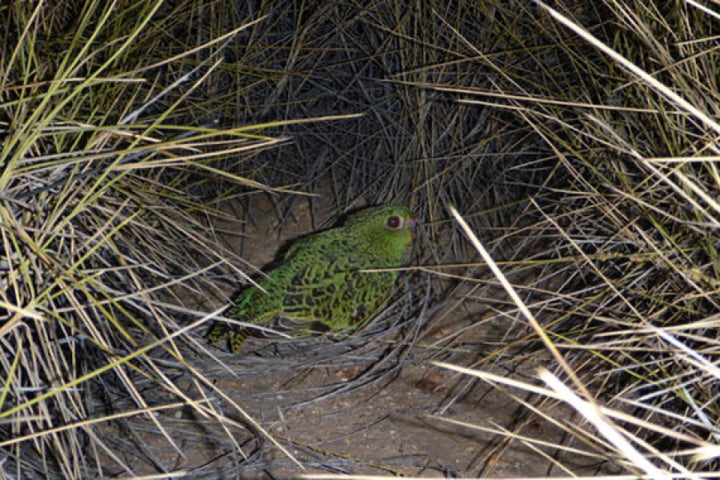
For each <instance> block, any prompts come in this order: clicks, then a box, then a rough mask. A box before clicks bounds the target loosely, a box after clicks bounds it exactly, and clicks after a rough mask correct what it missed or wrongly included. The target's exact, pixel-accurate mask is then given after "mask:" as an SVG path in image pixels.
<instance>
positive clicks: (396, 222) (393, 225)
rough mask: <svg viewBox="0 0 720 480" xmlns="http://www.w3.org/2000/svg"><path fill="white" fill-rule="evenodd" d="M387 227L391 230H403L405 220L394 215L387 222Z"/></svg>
mask: <svg viewBox="0 0 720 480" xmlns="http://www.w3.org/2000/svg"><path fill="white" fill-rule="evenodd" d="M385 226H386V227H387V228H389V229H390V230H397V229H399V228H402V226H403V219H402V217H398V216H397V215H393V216H392V217H390V218H388V219H387V220H385Z"/></svg>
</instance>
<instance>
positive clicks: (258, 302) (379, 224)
mask: <svg viewBox="0 0 720 480" xmlns="http://www.w3.org/2000/svg"><path fill="white" fill-rule="evenodd" d="M414 227H415V220H413V219H412V218H411V216H410V211H409V210H408V208H407V207H404V206H401V205H381V206H376V207H370V208H366V209H364V210H361V211H358V212H356V213H353V214H351V215H349V216H348V217H347V219H346V220H345V222H344V223H343V224H342V225H341V226H339V227H335V228H331V229H329V230H325V231H321V232H319V233H314V234H311V235H308V236H306V237H301V238H300V239H299V240H297V241H296V242H294V243H293V244H292V245H291V246H290V248H289V249H288V250H287V252H286V253H285V255H284V256H283V257H282V258H281V260H280V262H279V263H278V264H277V266H276V267H275V268H273V269H272V270H270V271H269V272H267V275H265V276H263V277H261V278H260V279H259V280H258V282H257V283H258V285H259V287H261V288H258V286H256V285H252V286H249V287H248V288H246V289H244V290H243V291H241V292H240V293H239V294H238V296H237V297H236V298H235V299H234V305H233V306H232V307H230V309H229V310H228V311H227V312H226V313H225V314H224V315H225V316H226V317H229V318H233V319H237V320H240V321H243V322H247V323H251V324H255V325H261V326H264V327H269V328H272V329H276V330H279V331H282V332H285V333H287V334H289V335H290V336H291V337H293V338H303V337H308V336H311V335H312V334H313V333H318V332H341V331H344V330H349V329H353V328H358V327H360V326H362V325H363V323H364V322H365V321H366V320H368V319H369V318H370V317H371V316H372V315H373V314H374V313H376V312H377V310H378V309H379V308H380V307H381V306H382V305H383V304H384V303H385V302H386V301H387V299H388V298H389V296H390V293H391V292H392V289H393V287H394V285H395V281H396V280H397V277H398V275H399V272H398V271H397V270H393V271H373V272H366V271H364V270H372V269H393V268H398V267H402V266H404V265H407V261H408V251H409V249H410V246H411V244H412V239H413V230H414ZM251 334H254V335H257V334H259V331H258V330H256V329H251V328H243V327H241V326H237V325H230V324H227V323H223V322H216V323H215V324H214V325H213V326H212V327H211V328H210V330H209V331H208V334H207V337H208V339H209V340H210V341H211V342H213V343H214V342H217V341H219V340H223V339H227V340H228V343H229V346H230V349H231V350H232V351H233V352H235V353H240V352H241V347H242V344H243V342H245V340H246V339H247V338H248V337H249V336H250V335H251Z"/></svg>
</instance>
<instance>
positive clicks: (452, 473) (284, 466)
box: [118, 196, 599, 479]
mask: <svg viewBox="0 0 720 480" xmlns="http://www.w3.org/2000/svg"><path fill="white" fill-rule="evenodd" d="M315 202H316V201H315ZM315 204H316V205H318V204H319V203H317V202H316V203H315ZM309 205H310V202H309V201H298V202H296V204H295V206H294V207H293V208H292V213H291V214H290V215H288V214H287V212H285V213H283V214H282V215H283V216H284V218H290V219H291V220H289V221H286V222H285V223H284V224H283V225H280V223H279V222H278V221H277V219H278V218H279V217H280V215H279V213H278V210H277V207H276V205H275V204H274V203H272V202H271V201H270V200H269V199H268V198H267V197H265V196H258V197H257V198H256V199H254V200H253V202H252V209H251V211H252V219H251V220H248V221H245V222H241V221H238V222H236V223H235V222H231V223H229V224H227V225H219V230H224V231H237V232H239V233H241V235H242V236H236V237H232V238H231V237H228V241H229V242H231V246H232V247H233V248H237V249H238V251H239V252H240V253H241V255H242V256H243V257H244V258H246V259H247V260H249V261H250V262H251V263H252V264H254V265H264V264H266V263H268V262H269V261H271V260H272V259H273V258H274V256H275V254H276V251H277V249H278V248H279V247H280V245H282V244H283V242H285V241H286V240H287V239H291V238H294V237H297V236H298V235H301V234H303V233H306V232H307V231H310V230H313V229H318V228H320V227H322V226H323V220H324V219H325V218H327V211H328V210H329V209H328V208H325V209H323V208H320V209H319V210H318V213H316V215H311V209H310V208H309ZM237 215H238V218H243V217H244V216H243V215H242V212H238V213H237ZM493 294H497V292H494V293H493ZM475 295H476V296H479V295H477V294H475ZM402 301H403V300H402V299H401V300H400V303H402ZM447 305H448V307H447V308H444V309H440V310H437V311H435V312H433V315H432V321H433V322H435V321H436V319H439V320H437V322H438V325H437V326H434V327H433V328H432V329H427V330H430V333H429V334H427V335H426V336H425V337H423V338H421V339H419V340H417V341H416V342H415V343H414V344H413V347H412V348H409V349H400V350H398V349H395V350H394V349H393V346H392V342H393V341H395V340H394V339H397V332H396V333H395V334H394V336H392V335H391V336H383V335H379V336H378V338H377V339H375V338H373V339H372V340H371V341H367V340H366V341H365V343H362V344H361V345H360V347H358V348H356V349H354V350H353V349H352V348H340V347H338V346H337V344H336V343H334V342H332V341H330V340H327V339H322V338H320V339H313V340H310V341H306V342H295V343H294V344H293V343H288V344H286V345H282V346H279V347H277V348H274V347H273V346H268V345H267V343H266V342H267V341H263V340H256V341H252V340H251V341H249V344H248V345H249V347H248V354H247V355H241V356H236V355H232V354H230V353H227V352H225V351H223V350H222V349H220V348H216V347H207V348H209V353H211V354H212V355H214V356H215V357H216V359H219V360H220V361H221V362H222V363H221V364H219V363H218V362H217V360H216V359H210V358H206V359H201V360H200V365H202V366H198V367H197V368H198V369H202V372H201V373H202V374H203V375H205V376H207V377H208V378H210V379H212V380H213V381H214V382H215V386H216V387H217V388H218V390H220V391H222V392H224V393H225V394H226V395H227V396H228V398H229V399H228V398H226V399H222V398H220V396H219V395H218V394H217V393H216V392H212V391H209V390H208V389H207V388H204V387H198V386H197V385H196V384H195V383H193V382H192V381H189V380H188V381H185V380H181V382H180V383H183V382H185V383H186V384H187V392H193V396H195V397H198V395H196V394H197V393H198V392H199V391H200V390H202V391H204V392H205V394H206V395H207V397H208V398H209V399H210V401H212V402H213V404H214V405H215V406H216V407H217V408H218V409H219V410H221V411H222V412H224V414H226V415H227V416H228V418H230V419H235V420H237V422H238V424H239V425H240V426H228V427H227V428H228V430H227V431H223V430H222V429H220V427H219V426H218V424H217V422H214V421H211V420H209V419H202V418H198V416H197V413H195V412H194V410H192V409H187V408H185V409H181V410H176V411H172V412H162V413H160V414H159V415H161V416H162V417H163V418H164V419H165V420H166V421H165V422H163V424H164V425H168V422H167V420H168V419H170V424H171V425H172V427H171V431H170V433H169V436H170V437H172V438H173V439H175V441H176V443H177V447H178V448H177V449H174V448H171V447H170V446H168V442H167V440H166V439H165V438H163V437H162V436H161V435H159V434H157V433H148V432H151V431H155V430H156V429H155V428H154V427H153V425H150V424H149V422H148V421H147V420H142V421H140V423H138V422H132V424H133V427H132V435H134V436H135V437H136V439H137V440H136V441H137V443H139V444H143V445H145V446H147V450H148V455H150V453H151V454H152V458H151V459H149V460H148V459H140V460H138V458H135V457H131V456H129V455H125V457H124V461H125V462H127V464H128V465H131V466H133V468H134V471H135V472H137V473H151V472H156V470H155V469H157V467H158V465H162V466H163V467H162V468H163V469H165V470H166V471H168V472H176V473H177V472H178V471H185V472H187V473H188V474H189V475H190V476H191V477H199V476H202V477H204V478H267V479H271V478H297V477H298V476H300V475H302V474H305V475H310V476H312V474H314V473H318V474H319V473H345V474H375V475H403V476H418V477H436V478H438V477H445V478H454V477H476V476H483V477H501V478H508V477H515V476H524V477H545V476H548V475H557V476H562V475H563V474H564V473H563V471H562V470H561V469H560V468H558V467H557V466H554V465H553V464H554V462H556V461H558V460H559V463H562V464H564V465H567V466H572V468H573V471H574V473H580V472H583V473H585V474H592V473H594V472H597V469H596V468H595V467H594V466H593V465H595V464H597V463H599V462H598V461H597V460H596V459H591V458H585V457H583V458H580V457H574V456H568V455H567V454H565V455H561V453H560V452H559V451H557V450H555V449H553V448H544V449H542V450H541V449H539V448H537V447H533V446H532V445H531V444H530V443H529V442H525V443H524V442H523V441H522V439H521V438H520V437H519V436H526V437H528V438H532V439H541V440H542V441H548V442H554V443H559V444H563V443H564V440H563V437H562V432H561V430H560V429H559V428H557V427H556V426H553V425H551V424H549V423H548V422H545V421H542V420H538V418H537V417H534V416H532V415H529V414H528V412H527V410H524V409H522V408H521V407H519V406H518V403H516V402H515V401H512V400H511V398H510V397H509V396H508V393H510V394H517V395H522V394H521V393H520V392H518V391H513V392H504V391H502V390H501V389H499V388H495V387H492V386H490V385H488V384H486V383H482V382H474V381H473V380H472V379H471V378H469V377H467V376H459V375H457V374H455V373H453V372H450V371H447V370H444V369H441V368H439V367H436V366H434V365H432V364H431V362H430V360H431V359H432V357H433V355H431V354H430V353H429V352H431V349H430V348H428V345H431V344H432V343H433V342H434V341H436V340H438V339H440V338H442V337H443V336H445V335H448V334H451V333H452V332H453V331H457V330H458V329H460V328H462V327H464V326H467V325H468V324H469V323H471V322H473V321H477V320H478V319H486V318H487V317H494V315H488V312H487V311H485V309H484V308H483V306H482V305H480V304H472V303H468V304H466V305H464V308H463V309H454V310H451V309H450V307H449V306H450V305H453V302H447ZM508 321H509V320H506V319H500V318H498V319H494V318H491V319H490V320H483V321H482V322H480V323H481V328H473V329H472V335H473V336H474V337H478V338H475V340H480V341H468V342H465V343H466V344H467V345H482V344H483V342H484V344H485V345H489V344H498V342H502V335H503V332H506V331H507V322H508ZM368 328H372V326H370V327H368ZM404 331H405V332H406V334H407V331H412V329H407V328H406V329H405V330H404ZM479 337H483V338H479ZM254 347H257V348H259V349H260V350H259V352H260V353H259V354H258V353H257V352H253V348H254ZM333 349H337V355H336V354H335V353H334V350H333ZM378 351H382V352H386V353H384V354H378V353H377V352H378ZM387 352H390V353H387ZM487 353H488V352H487V351H477V352H474V351H471V350H466V351H465V352H458V353H455V354H453V355H451V356H450V357H447V356H446V357H445V359H446V360H447V359H448V358H449V361H452V362H458V363H459V364H462V365H469V364H472V363H473V361H474V360H475V359H477V358H480V357H482V356H483V355H484V354H487ZM528 358H529V359H526V358H524V357H514V358H508V359H507V360H504V361H498V362H495V363H494V364H492V365H484V366H483V369H484V370H488V369H489V368H491V369H493V370H494V371H495V373H498V374H501V375H509V374H512V375H513V376H515V377H518V378H520V379H522V380H525V381H531V382H532V381H534V380H533V378H534V372H535V369H536V367H537V366H538V365H542V364H547V363H548V362H549V358H548V357H547V356H546V355H544V354H542V353H540V354H538V353H535V354H534V355H532V356H530V357H528ZM510 366H512V373H511V372H510V370H509V367H510ZM230 400H232V401H233V402H235V403H236V404H237V405H239V406H240V407H242V409H244V411H245V412H246V413H247V415H248V416H249V417H252V419H253V420H254V421H255V422H257V423H258V424H259V425H261V426H262V428H264V429H265V430H266V432H267V435H270V436H272V438H273V439H274V440H275V441H276V442H277V443H278V444H279V445H281V446H282V447H283V448H285V449H287V452H283V451H281V449H280V447H279V446H277V445H274V444H273V442H272V441H270V440H268V436H267V435H266V434H261V433H259V434H255V435H252V434H250V433H248V430H247V428H246V425H247V424H248V421H247V418H246V417H244V416H243V414H242V413H241V412H239V411H238V409H237V408H235V407H234V406H233V405H232V403H231V401H230ZM558 418H559V419H560V420H561V421H572V420H573V418H572V416H571V415H570V414H569V413H568V412H558ZM502 430H507V431H510V432H514V434H515V435H517V436H518V437H517V438H518V439H517V440H515V441H509V440H507V439H506V437H504V436H502V435H498V434H497V432H498V431H502ZM125 433H127V432H125ZM258 438H259V439H261V440H260V441H258ZM233 442H236V443H233ZM178 450H179V451H180V452H182V454H180V453H179V452H178ZM118 455H121V454H118ZM243 455H247V456H249V457H250V458H249V460H245V459H244V457H243ZM553 457H555V458H553ZM141 463H147V464H148V468H144V467H142V466H141V465H140V464H141ZM152 464H154V466H153V465H152ZM581 464H584V465H586V466H587V468H581V466H580V465H581ZM565 474H567V472H565Z"/></svg>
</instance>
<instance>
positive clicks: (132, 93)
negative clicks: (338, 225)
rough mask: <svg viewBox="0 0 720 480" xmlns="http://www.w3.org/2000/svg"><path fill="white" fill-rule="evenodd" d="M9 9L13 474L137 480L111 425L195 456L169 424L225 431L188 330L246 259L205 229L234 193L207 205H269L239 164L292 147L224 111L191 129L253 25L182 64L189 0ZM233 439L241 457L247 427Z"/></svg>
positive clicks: (5, 431)
mask: <svg viewBox="0 0 720 480" xmlns="http://www.w3.org/2000/svg"><path fill="white" fill-rule="evenodd" d="M11 3H12V4H11V5H3V6H2V7H0V22H1V23H2V25H3V29H4V31H3V33H2V34H3V41H2V45H3V47H2V48H3V50H2V58H3V69H2V72H1V75H0V100H1V102H2V103H0V119H1V121H2V124H1V129H2V142H3V143H2V150H1V151H0V165H2V173H1V175H0V191H1V192H2V195H1V197H0V242H1V245H2V247H1V248H2V259H1V260H0V264H1V268H2V272H3V274H2V279H1V282H2V283H1V284H0V313H1V314H2V318H1V321H0V352H2V353H1V354H0V378H1V379H2V380H1V382H2V386H1V387H0V388H1V389H0V452H1V453H0V471H2V476H11V477H18V478H21V477H22V478H29V477H33V476H39V477H48V478H56V477H59V476H62V477H65V478H86V477H88V476H107V475H112V474H116V473H120V472H123V473H124V474H125V475H135V474H137V470H136V467H135V466H133V465H132V464H131V463H128V462H127V461H126V457H124V456H123V452H121V450H120V449H118V445H122V442H123V440H122V438H121V437H114V436H112V435H109V433H110V432H111V431H113V429H112V428H111V427H110V425H111V424H112V423H113V422H118V424H119V425H121V426H122V424H123V419H128V418H132V417H140V418H144V419H146V420H147V422H148V423H149V424H150V425H152V427H153V430H154V431H156V432H158V433H159V434H160V435H162V436H163V437H164V440H163V443H164V444H167V445H170V446H171V448H173V449H174V450H175V451H176V452H177V454H178V455H181V456H183V455H184V452H183V449H182V448H181V447H180V446H179V444H178V437H177V433H176V432H172V431H168V429H167V427H166V425H165V420H164V419H163V418H166V416H167V415H168V414H167V413H165V415H159V413H163V412H168V411H174V410H177V409H179V408H180V407H183V408H190V409H191V410H193V411H195V413H196V414H197V415H198V416H200V417H202V418H213V417H216V416H217V414H216V413H215V410H214V409H213V407H212V405H211V403H210V402H209V400H208V398H207V396H206V395H205V393H203V392H204V391H212V390H213V386H212V384H211V382H210V381H209V380H207V379H206V378H205V377H204V376H203V375H202V374H201V373H200V372H198V371H196V370H194V369H193V368H192V367H190V364H189V362H188V360H187V359H186V355H187V352H188V350H187V346H188V345H190V346H191V347H192V348H193V349H198V348H199V349H200V350H203V348H204V347H203V346H202V344H198V343H197V340H193V339H191V338H190V336H189V333H190V332H191V331H192V330H193V329H195V328H196V327H198V326H199V325H202V324H204V323H205V322H206V321H207V320H208V317H209V316H210V312H211V310H209V309H208V305H207V302H208V301H210V302H212V300H213V299H221V298H223V297H224V291H223V289H222V288H220V287H219V285H218V282H217V281H216V280H213V279H212V276H213V274H215V275H216V274H217V273H218V272H222V271H225V272H227V271H231V270H233V269H235V267H233V265H236V264H237V263H238V261H239V259H238V258H236V257H235V256H234V255H233V253H232V252H230V251H228V250H226V249H224V248H223V247H222V245H220V244H219V243H218V241H217V238H216V237H215V236H214V235H213V234H212V230H211V229H210V228H209V226H208V225H209V220H211V219H212V218H214V217H222V216H223V214H222V213H221V211H220V210H218V209H217V202H218V201H219V199H220V198H222V196H223V195H226V193H225V192H226V191H228V190H229V189H228V188H227V187H226V188H225V190H222V189H217V190H216V192H215V195H214V196H213V195H208V194H207V192H208V191H212V190H213V189H212V185H217V184H220V183H222V184H224V185H226V186H227V185H232V186H234V188H235V189H237V188H240V189H241V191H244V192H250V191H257V190H265V191H272V190H273V189H271V188H269V187H266V186H265V185H263V184H262V183H259V182H257V181H255V180H252V179H250V178H247V177H245V176H243V175H241V174H238V173H237V172H238V171H240V170H241V169H240V168H235V169H234V170H228V166H235V167H237V165H239V164H241V163H242V162H243V159H245V158H247V157H248V154H251V153H253V152H257V151H259V150H262V149H266V148H270V147H273V146H274V145H276V144H278V143H280V142H281V141H282V140H281V139H278V138H274V137H270V136H265V135H263V134H262V131H263V130H266V129H269V128H276V127H277V126H278V125H280V124H282V123H283V122H273V123H267V124H264V125H259V124H254V125H252V126H242V127H224V126H223V123H222V122H221V119H220V117H221V116H222V115H223V114H224V112H222V111H219V110H214V108H215V107H214V106H213V105H212V104H210V105H207V106H206V107H207V108H204V110H205V111H204V112H203V114H202V115H194V114H195V113H197V112H198V111H199V110H201V109H202V108H203V107H201V105H199V104H197V103H195V104H193V103H192V102H191V101H190V100H189V99H190V98H191V97H193V95H194V94H195V92H196V91H197V90H198V89H200V88H201V87H202V88H205V87H204V84H205V83H206V82H207V81H208V78H209V77H210V76H211V75H212V74H213V72H214V71H216V69H217V68H218V67H219V65H220V64H221V63H222V59H221V56H220V55H219V52H221V49H220V47H221V46H222V45H223V44H224V43H227V42H228V41H230V40H232V39H233V38H235V37H236V36H237V35H238V33H239V32H241V31H242V30H244V29H245V28H249V27H251V26H252V23H250V22H249V23H248V24H247V25H242V26H239V27H238V28H235V29H234V30H228V31H225V32H215V33H217V35H215V34H214V35H212V36H211V38H209V39H208V38H206V39H205V40H204V41H203V42H202V43H197V44H195V45H193V47H192V48H190V47H187V48H184V49H178V44H177V43H174V42H172V41H171V40H172V39H171V38H169V37H167V36H166V34H167V32H169V31H171V30H172V29H173V28H176V27H178V28H179V27H180V26H181V25H180V24H179V23H178V21H177V20H174V19H173V16H172V14H176V15H179V18H187V13H188V11H190V10H191V8H192V6H193V4H192V2H177V3H176V5H175V7H174V9H173V10H172V11H168V6H167V5H166V4H165V2H160V1H156V2H150V3H148V2H141V3H133V4H131V3H128V2H119V3H113V2H88V3H86V4H85V5H83V6H82V8H80V6H78V5H75V3H74V2H60V4H61V5H60V4H58V5H55V4H54V5H52V6H47V5H44V4H43V2H38V3H37V5H36V6H35V7H34V9H33V5H32V4H31V3H29V2H20V1H18V2H11ZM68 12H75V14H76V15H70V16H69V17H66V16H64V15H65V14H66V13H68ZM278 191H283V189H278ZM201 192H205V193H204V194H201ZM228 267H229V268H228ZM193 299H194V300H193ZM193 302H195V306H197V308H193ZM204 303H205V304H204ZM180 318H182V319H183V322H179V321H178V319H180ZM178 372H185V373H189V374H190V377H191V378H192V380H191V381H192V382H197V385H198V388H197V389H195V390H194V391H193V392H194V393H190V392H188V391H187V390H185V389H184V388H183V387H179V386H178V385H177V384H176V378H177V375H178ZM202 385H206V386H207V390H204V388H205V387H202ZM149 392H152V393H149ZM163 392H164V393H163ZM217 396H219V397H222V396H223V394H222V392H218V393H217ZM228 404H229V405H231V406H233V407H234V411H236V412H238V414H239V417H240V421H241V422H249V423H253V421H252V419H250V418H249V417H248V416H247V415H245V414H244V412H243V410H242V409H241V408H240V407H239V406H238V405H237V404H235V403H234V402H232V401H231V400H228ZM222 424H223V425H224V428H225V433H226V434H228V439H230V441H231V442H235V445H236V447H237V448H238V450H239V451H242V448H241V447H240V446H239V444H238V442H241V441H242V440H241V436H242V435H241V434H240V433H238V431H245V432H247V430H246V429H245V428H244V427H243V426H242V425H240V424H239V423H238V422H237V421H231V420H228V419H226V420H224V421H223V423H222ZM230 429H235V430H236V432H235V434H234V436H230V435H229V432H230ZM255 430H256V431H257V432H262V431H263V430H262V427H260V426H256V427H255ZM254 435H255V434H254V433H247V435H246V437H247V438H249V439H252V438H254ZM140 455H147V457H148V458H150V459H151V460H150V461H151V462H152V463H153V464H154V466H155V468H157V469H158V470H159V471H164V472H170V471H171V470H172V467H171V466H170V465H169V464H168V463H166V461H165V460H159V459H157V457H155V454H154V452H153V451H152V449H141V453H140Z"/></svg>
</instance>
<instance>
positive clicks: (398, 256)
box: [344, 205, 416, 267]
mask: <svg viewBox="0 0 720 480" xmlns="http://www.w3.org/2000/svg"><path fill="white" fill-rule="evenodd" d="M415 226H416V222H415V220H414V219H413V218H412V217H411V215H410V210H409V209H408V208H407V207H405V206H403V205H380V206H377V207H370V208H366V209H364V210H361V211H359V212H356V213H354V214H352V215H350V216H349V217H348V218H347V220H346V221H345V224H344V227H345V229H346V231H347V234H348V235H350V236H352V237H353V240H355V241H354V243H355V244H356V245H357V246H358V248H361V249H363V250H365V251H368V252H373V254H374V255H373V256H375V257H376V258H378V259H379V260H381V263H383V265H378V267H398V266H402V265H404V264H405V261H406V254H407V251H408V249H409V248H410V246H411V245H412V240H413V232H414V230H415Z"/></svg>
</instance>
